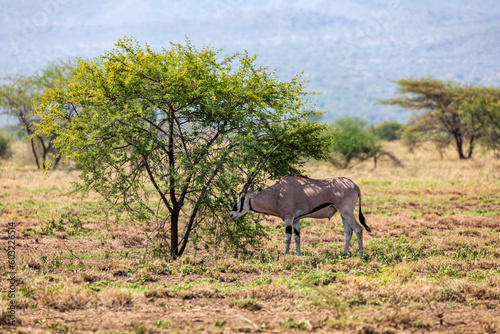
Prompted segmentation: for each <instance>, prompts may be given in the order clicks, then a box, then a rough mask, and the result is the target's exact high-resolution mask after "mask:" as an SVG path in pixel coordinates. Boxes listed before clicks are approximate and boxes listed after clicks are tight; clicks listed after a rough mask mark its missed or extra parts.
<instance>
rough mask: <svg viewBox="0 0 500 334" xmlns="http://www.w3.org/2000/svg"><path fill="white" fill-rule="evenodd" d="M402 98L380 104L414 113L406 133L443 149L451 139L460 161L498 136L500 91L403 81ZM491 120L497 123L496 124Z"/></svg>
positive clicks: (434, 81) (426, 80) (431, 81)
mask: <svg viewBox="0 0 500 334" xmlns="http://www.w3.org/2000/svg"><path fill="white" fill-rule="evenodd" d="M396 83H397V84H398V85H399V87H398V94H399V95H400V96H399V97H397V98H395V99H387V100H382V101H381V103H383V104H387V105H396V106H400V107H403V108H407V109H410V110H415V111H422V112H420V113H415V114H414V115H413V118H412V119H411V122H410V123H409V124H408V127H407V128H406V134H407V137H408V135H410V136H411V134H418V133H421V134H424V136H420V137H419V136H418V135H417V136H413V137H412V138H421V139H423V140H426V141H431V142H434V143H436V145H437V146H438V147H440V148H442V146H443V145H447V143H448V142H449V139H450V138H451V141H452V142H453V143H454V145H455V148H456V150H457V153H458V156H459V158H460V159H470V158H471V157H472V153H473V151H474V148H475V143H476V141H477V140H478V139H480V138H485V135H486V134H487V133H488V131H485V129H487V128H488V127H490V130H489V132H490V133H497V132H498V129H499V124H498V118H497V117H498V101H499V98H500V90H498V89H494V88H487V87H476V86H472V85H465V86H464V85H458V84H456V83H454V82H445V81H442V80H438V79H433V78H422V79H413V78H411V79H401V80H398V81H396ZM488 119H494V120H496V124H495V123H491V122H488Z"/></svg>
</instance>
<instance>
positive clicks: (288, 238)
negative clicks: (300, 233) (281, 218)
mask: <svg viewBox="0 0 500 334" xmlns="http://www.w3.org/2000/svg"><path fill="white" fill-rule="evenodd" d="M292 226H293V218H290V219H285V233H286V236H285V240H286V251H285V255H288V253H289V252H290V242H291V241H292V233H293V227H292Z"/></svg>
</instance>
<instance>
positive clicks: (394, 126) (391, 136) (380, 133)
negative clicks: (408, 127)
mask: <svg viewBox="0 0 500 334" xmlns="http://www.w3.org/2000/svg"><path fill="white" fill-rule="evenodd" d="M402 127H403V124H401V123H398V122H396V121H385V122H382V123H380V124H377V125H375V127H374V128H373V130H374V133H375V135H376V136H377V137H379V138H380V139H383V140H387V141H393V140H397V139H400V137H401V135H400V130H401V128H402Z"/></svg>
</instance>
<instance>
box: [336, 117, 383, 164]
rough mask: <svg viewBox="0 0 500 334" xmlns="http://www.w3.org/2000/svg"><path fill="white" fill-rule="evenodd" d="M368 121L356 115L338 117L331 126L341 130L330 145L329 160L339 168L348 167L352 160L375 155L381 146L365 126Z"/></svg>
mask: <svg viewBox="0 0 500 334" xmlns="http://www.w3.org/2000/svg"><path fill="white" fill-rule="evenodd" d="M367 125H368V122H366V121H364V120H362V119H360V118H358V117H344V118H340V119H338V120H337V121H335V123H334V124H333V126H334V127H335V128H336V129H338V130H341V133H340V134H339V135H338V137H337V141H336V142H335V143H334V144H333V145H332V147H331V149H332V151H333V154H332V156H331V158H330V162H331V163H332V164H333V165H334V166H336V167H339V168H348V167H349V166H350V165H351V164H352V162H353V161H354V160H357V161H363V160H366V159H370V158H373V157H375V156H376V155H377V154H378V153H379V152H380V149H381V148H382V145H381V143H380V140H379V139H378V138H377V137H376V136H375V135H374V134H373V133H372V132H371V130H369V128H368V127H367Z"/></svg>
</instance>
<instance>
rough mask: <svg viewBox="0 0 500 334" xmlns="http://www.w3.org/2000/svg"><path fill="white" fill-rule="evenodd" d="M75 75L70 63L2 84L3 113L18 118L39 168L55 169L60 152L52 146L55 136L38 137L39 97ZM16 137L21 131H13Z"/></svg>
mask: <svg viewBox="0 0 500 334" xmlns="http://www.w3.org/2000/svg"><path fill="white" fill-rule="evenodd" d="M72 73H73V64H72V62H71V61H70V60H66V61H60V62H55V63H49V64H48V65H47V66H46V67H45V68H43V69H42V70H41V71H40V73H37V74H33V75H28V76H26V75H22V74H16V75H12V76H7V77H6V78H4V80H3V82H4V83H3V84H2V85H0V114H4V115H9V116H12V117H14V118H16V119H17V120H18V122H19V125H22V127H24V129H25V134H27V135H28V136H29V137H30V140H31V147H32V153H33V157H34V159H35V163H36V165H37V167H38V169H42V167H43V166H44V165H45V167H47V165H46V164H50V163H51V164H52V165H53V168H56V167H57V165H58V162H59V158H58V154H57V151H56V150H55V149H54V147H53V140H54V138H55V137H54V135H53V134H43V133H37V134H35V128H36V124H37V123H38V121H39V118H38V117H36V116H33V115H32V111H33V108H34V106H35V105H36V104H37V103H38V96H39V94H41V93H43V92H44V91H45V90H48V89H55V88H56V87H57V88H59V89H61V87H62V85H63V81H64V80H66V79H68V78H69V77H70V76H71V75H72ZM11 130H12V131H13V132H14V133H15V134H16V137H17V138H21V135H20V134H19V132H18V129H16V128H13V129H11Z"/></svg>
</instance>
